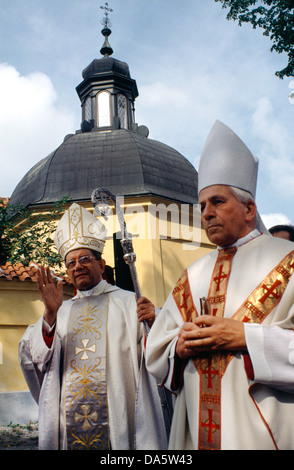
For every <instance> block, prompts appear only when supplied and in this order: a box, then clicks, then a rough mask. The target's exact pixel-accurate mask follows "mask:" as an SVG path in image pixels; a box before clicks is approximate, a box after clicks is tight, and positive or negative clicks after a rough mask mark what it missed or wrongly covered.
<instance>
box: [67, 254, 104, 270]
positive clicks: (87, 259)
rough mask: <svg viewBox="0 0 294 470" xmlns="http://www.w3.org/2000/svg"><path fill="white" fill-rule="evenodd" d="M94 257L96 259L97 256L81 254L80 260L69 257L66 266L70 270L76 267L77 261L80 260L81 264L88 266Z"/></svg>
mask: <svg viewBox="0 0 294 470" xmlns="http://www.w3.org/2000/svg"><path fill="white" fill-rule="evenodd" d="M93 259H94V260H95V259H96V258H94V256H89V255H84V256H81V257H80V258H78V260H75V259H69V260H68V261H66V263H65V267H66V269H68V270H69V271H70V270H71V269H74V267H75V265H76V264H77V261H78V262H79V264H80V265H81V266H87V264H91V263H92V260H93Z"/></svg>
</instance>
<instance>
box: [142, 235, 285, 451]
mask: <svg viewBox="0 0 294 470" xmlns="http://www.w3.org/2000/svg"><path fill="white" fill-rule="evenodd" d="M217 254H218V250H215V251H214V252H211V253H209V254H208V255H206V256H204V257H202V258H200V259H199V260H198V261H196V262H195V263H193V264H192V265H191V266H189V267H188V269H187V270H186V271H185V273H184V276H183V277H182V282H181V281H179V283H178V284H177V285H176V286H175V289H174V290H173V292H171V293H170V295H169V297H168V299H167V301H166V303H165V305H164V306H163V308H162V310H161V312H160V314H159V316H158V318H157V319H156V321H155V323H154V325H153V327H152V329H151V331H150V334H149V336H148V340H147V354H146V359H147V368H148V370H149V371H150V372H151V373H152V374H153V375H154V376H155V377H156V378H157V380H158V382H159V383H161V384H165V386H166V387H167V388H169V389H171V390H173V391H174V392H175V393H176V394H177V398H176V403H175V410H174V419H173V424H172V430H171V436H170V442H169V448H170V449H181V450H184V449H187V450H188V449H198V448H216V449H223V450H257V449H258V450H273V449H276V448H279V449H294V428H293V425H292V421H291V416H292V414H293V412H294V395H293V394H291V393H288V392H287V389H288V387H287V384H286V386H285V388H284V387H283V385H281V383H280V384H279V389H275V388H274V386H272V385H274V382H275V377H270V378H269V379H268V381H267V382H263V383H259V382H258V380H255V379H254V378H253V379H251V378H249V376H247V373H246V370H245V366H244V356H245V355H244V354H243V352H242V351H232V352H230V351H229V352H228V354H226V353H225V352H223V354H222V353H220V354H214V353H213V354H212V356H211V357H209V355H207V358H206V359H205V357H203V356H205V353H203V356H202V357H201V356H200V355H199V356H198V358H197V359H196V358H195V359H194V360H189V361H187V362H186V363H183V364H182V363H181V364H179V363H177V362H176V361H175V359H176V358H175V347H176V342H177V339H178V332H179V330H180V328H181V326H182V325H183V322H185V321H193V318H194V316H197V315H198V314H199V312H200V299H202V298H203V297H205V298H206V299H207V300H209V303H210V311H211V314H212V315H217V316H219V311H220V309H219V302H218V301H219V300H220V301H221V300H222V295H220V296H219V298H218V294H223V292H220V291H221V289H219V288H218V286H219V287H220V286H221V285H222V284H223V283H226V282H227V280H228V282H227V286H226V289H225V291H226V292H225V294H226V295H225V298H224V299H223V300H224V301H225V302H224V304H223V305H224V310H223V311H222V312H221V316H223V317H224V318H232V319H236V320H239V321H242V322H244V328H245V329H246V332H247V333H246V338H247V335H248V337H249V334H250V330H251V331H252V332H253V333H252V334H254V331H255V330H256V329H258V328H259V325H263V326H264V327H266V328H270V325H277V326H276V328H279V329H280V330H285V331H289V332H290V333H291V330H292V329H293V324H294V276H293V275H292V273H293V269H294V257H293V243H290V242H288V241H286V240H281V239H278V238H274V237H271V236H266V235H261V236H258V237H256V238H254V239H252V240H251V241H248V242H247V243H245V244H243V245H241V246H238V248H237V251H236V254H235V256H234V257H233V260H232V264H231V270H230V276H229V279H227V277H225V275H226V272H225V270H224V265H223V263H222V262H221V263H220V268H219V269H216V271H215V268H217V265H216V261H217ZM214 281H215V286H216V290H217V292H215V294H213V295H212V294H211V293H212V290H211V288H212V283H213V282H214ZM221 303H222V302H221ZM184 313H185V314H184ZM256 349H257V348H256ZM250 350H252V348H250ZM258 351H259V354H260V355H262V354H264V353H265V349H264V345H263V344H262V343H260V344H259V347H258ZM272 351H275V341H273V344H272ZM275 354H276V355H277V351H276V353H275ZM218 356H220V359H221V360H220V361H217V359H218ZM214 358H215V362H213V361H212V360H211V361H210V359H214ZM250 359H251V361H252V365H253V369H254V368H255V364H256V363H257V362H258V360H259V358H258V357H256V355H255V356H254V355H251V353H250ZM174 372H175V373H174ZM220 379H221V380H220ZM205 380H206V381H205ZM206 383H207V387H206ZM217 385H221V387H220V386H219V387H218V388H217Z"/></svg>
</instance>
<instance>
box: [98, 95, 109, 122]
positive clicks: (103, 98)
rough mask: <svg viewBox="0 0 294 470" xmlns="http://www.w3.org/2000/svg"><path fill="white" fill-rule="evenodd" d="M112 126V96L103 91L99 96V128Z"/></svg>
mask: <svg viewBox="0 0 294 470" xmlns="http://www.w3.org/2000/svg"><path fill="white" fill-rule="evenodd" d="M110 125H111V123H110V94H109V93H108V92H107V91H101V93H99V95H98V127H109V126H110Z"/></svg>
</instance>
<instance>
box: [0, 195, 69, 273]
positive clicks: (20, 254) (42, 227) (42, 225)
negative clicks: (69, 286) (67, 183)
mask: <svg viewBox="0 0 294 470" xmlns="http://www.w3.org/2000/svg"><path fill="white" fill-rule="evenodd" d="M66 202H67V198H64V199H62V200H61V201H58V202H57V203H55V204H54V205H53V206H51V207H50V210H49V211H48V212H47V213H36V211H33V209H27V208H24V207H22V206H21V204H17V205H14V206H11V205H9V204H8V205H7V204H6V203H5V201H4V200H0V265H1V264H2V265H3V264H5V263H6V262H7V261H10V262H11V263H12V264H16V263H18V262H21V263H22V264H23V265H24V266H28V265H29V263H30V262H31V261H33V262H35V263H38V264H43V265H44V264H46V265H50V266H54V268H55V269H56V268H57V269H58V268H59V271H60V270H61V268H62V267H63V260H62V258H61V256H60V255H59V253H58V252H57V249H56V247H55V244H54V241H53V237H52V234H54V232H55V230H56V221H57V220H58V219H60V217H61V213H62V212H63V211H64V207H65V204H66Z"/></svg>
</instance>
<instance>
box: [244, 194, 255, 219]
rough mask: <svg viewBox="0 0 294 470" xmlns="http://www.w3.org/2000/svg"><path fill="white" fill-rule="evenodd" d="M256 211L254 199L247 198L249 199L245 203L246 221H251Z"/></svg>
mask: <svg viewBox="0 0 294 470" xmlns="http://www.w3.org/2000/svg"><path fill="white" fill-rule="evenodd" d="M256 212H257V208H256V204H255V201H254V200H253V199H249V201H248V202H247V203H246V221H247V222H248V223H251V222H253V221H254V219H255V216H256Z"/></svg>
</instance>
